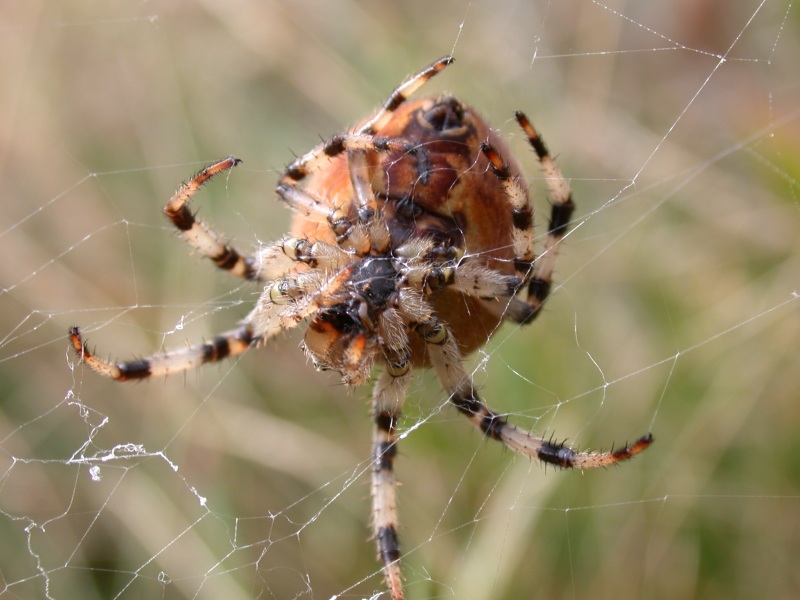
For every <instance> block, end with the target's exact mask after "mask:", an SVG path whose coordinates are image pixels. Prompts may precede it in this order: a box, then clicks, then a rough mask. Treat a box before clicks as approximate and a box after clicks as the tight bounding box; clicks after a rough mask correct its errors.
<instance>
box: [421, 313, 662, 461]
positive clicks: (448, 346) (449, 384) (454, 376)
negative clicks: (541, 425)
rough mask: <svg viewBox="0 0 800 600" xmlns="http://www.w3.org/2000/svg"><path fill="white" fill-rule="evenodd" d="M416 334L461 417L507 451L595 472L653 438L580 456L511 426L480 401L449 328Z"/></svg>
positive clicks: (433, 323) (433, 322)
mask: <svg viewBox="0 0 800 600" xmlns="http://www.w3.org/2000/svg"><path fill="white" fill-rule="evenodd" d="M417 331H418V332H419V333H420V334H421V335H422V337H423V339H424V340H425V341H426V342H427V345H428V350H429V352H430V359H431V364H432V365H433V368H434V370H435V371H436V375H437V377H438V378H439V380H440V381H441V383H442V386H443V387H444V388H445V390H446V391H447V393H448V394H449V397H450V402H451V403H452V404H453V405H454V406H455V407H456V408H457V409H458V411H459V412H460V413H462V414H463V415H464V416H466V417H467V418H468V419H469V421H470V422H471V423H472V424H473V425H474V426H475V427H477V428H478V429H480V430H481V431H482V432H483V433H484V434H485V435H486V436H487V437H490V438H492V439H495V440H497V441H499V442H500V443H502V444H503V445H504V446H506V447H507V448H509V449H511V450H513V451H514V452H517V453H519V454H522V455H524V456H528V457H530V458H536V459H538V460H540V461H542V462H544V463H548V464H552V465H556V466H558V467H562V468H565V469H567V468H575V469H594V468H598V467H606V466H608V465H613V464H615V463H618V462H621V461H623V460H627V459H629V458H632V457H633V456H636V455H637V454H639V453H640V452H642V451H643V450H645V449H646V448H647V447H648V446H649V445H650V444H651V443H652V442H653V436H652V435H651V434H647V435H645V436H644V437H642V438H639V439H638V440H637V441H636V442H634V443H633V444H631V445H630V446H625V447H623V448H620V449H618V450H612V451H609V452H579V451H577V450H574V449H573V448H569V447H568V446H566V445H564V444H563V443H559V442H554V441H553V440H552V438H551V439H547V438H542V437H538V436H535V435H532V434H530V433H528V432H527V431H525V430H523V429H520V428H519V427H516V426H515V425H512V424H511V423H509V422H508V421H507V420H506V418H505V417H504V416H503V415H500V414H499V413H497V412H495V411H493V410H491V409H490V408H488V407H487V406H486V405H485V404H483V402H481V400H480V398H479V397H478V393H477V391H476V390H475V387H474V385H473V383H472V378H471V377H470V376H469V374H468V373H467V372H466V371H465V370H464V366H463V364H462V362H461V356H460V354H459V352H458V347H457V346H456V343H455V340H453V338H452V336H451V335H450V333H449V331H448V329H447V327H446V326H445V325H444V324H443V323H442V322H441V321H439V320H438V319H436V318H433V319H430V320H429V321H427V322H425V323H422V324H420V325H418V327H417Z"/></svg>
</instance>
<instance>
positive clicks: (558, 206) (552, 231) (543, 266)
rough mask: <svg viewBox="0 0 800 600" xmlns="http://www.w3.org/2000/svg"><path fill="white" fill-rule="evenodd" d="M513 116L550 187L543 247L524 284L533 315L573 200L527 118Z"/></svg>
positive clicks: (546, 292) (544, 291)
mask: <svg viewBox="0 0 800 600" xmlns="http://www.w3.org/2000/svg"><path fill="white" fill-rule="evenodd" d="M514 116H515V117H516V118H517V122H519V124H520V127H522V129H523V131H524V132H525V135H527V136H528V142H529V143H530V145H531V147H532V148H533V150H534V152H536V156H537V158H538V159H539V164H541V165H542V169H544V174H545V177H546V181H547V187H548V188H549V189H550V196H551V198H552V201H553V206H552V209H551V212H550V224H549V226H548V228H547V238H546V239H545V242H544V248H542V252H541V254H540V256H539V258H538V259H537V260H536V264H535V265H534V268H533V274H532V275H531V279H530V282H529V284H528V303H529V304H530V305H531V307H533V309H534V310H535V312H534V316H536V314H537V313H538V312H539V307H541V305H542V303H543V302H544V301H545V300H546V299H547V296H548V295H549V294H550V285H551V283H552V276H553V267H554V266H555V261H556V256H557V253H558V243H559V242H560V241H561V239H562V238H563V237H564V236H565V235H566V233H567V228H568V227H569V221H570V218H572V213H573V212H574V211H575V203H574V202H573V200H572V191H571V190H570V188H569V182H567V180H566V179H565V178H564V175H563V174H562V173H561V169H559V168H558V165H557V164H556V162H555V160H553V157H552V156H550V152H549V151H548V149H547V146H546V145H545V143H544V140H543V139H542V137H541V136H540V135H539V133H538V132H537V131H536V129H534V127H533V125H532V124H531V122H530V121H529V120H528V117H526V116H525V114H524V113H522V112H521V111H517V112H516V113H514Z"/></svg>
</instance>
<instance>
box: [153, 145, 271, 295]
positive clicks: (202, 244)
mask: <svg viewBox="0 0 800 600" xmlns="http://www.w3.org/2000/svg"><path fill="white" fill-rule="evenodd" d="M241 162H242V161H240V160H239V159H238V158H234V157H233V156H229V157H228V158H224V159H222V160H220V161H218V162H216V163H214V164H212V165H209V166H207V167H205V168H204V169H202V170H201V171H199V172H198V173H197V174H196V175H195V176H194V177H192V178H191V179H190V180H189V181H187V182H186V183H184V184H183V185H181V187H179V188H178V190H177V191H176V192H175V193H174V194H173V195H172V198H170V199H169V201H168V202H167V204H166V205H165V206H164V214H165V215H167V217H168V218H169V220H170V221H172V224H173V225H175V227H176V228H177V229H178V232H179V233H180V235H181V237H182V238H183V239H184V240H186V241H187V242H189V244H191V245H192V246H193V247H194V248H195V249H197V250H198V251H199V252H200V253H201V254H202V255H203V256H206V257H208V258H209V259H211V261H213V262H214V264H215V265H216V266H217V267H219V268H220V269H222V270H224V271H228V272H230V273H233V274H234V275H236V276H237V277H242V278H244V279H248V280H250V281H259V280H262V281H263V280H264V277H263V276H262V275H261V274H260V273H259V268H258V264H259V262H258V260H257V259H255V258H253V257H249V256H242V255H241V254H240V253H239V252H238V251H237V250H235V249H234V248H233V247H232V246H230V245H229V244H226V243H224V242H223V241H222V240H221V239H220V237H219V236H218V235H217V234H215V233H214V232H213V231H212V230H211V229H210V228H209V227H208V225H207V224H206V223H204V222H203V221H200V220H198V219H196V218H195V216H194V214H193V213H192V211H191V210H189V206H188V204H189V201H190V200H191V199H192V196H194V195H195V193H197V190H199V189H200V187H201V186H202V185H203V184H204V183H205V182H207V181H208V180H209V179H212V178H213V177H214V176H216V175H218V174H220V173H222V172H225V171H228V170H230V169H232V168H233V167H235V166H236V165H238V164H240V163H241Z"/></svg>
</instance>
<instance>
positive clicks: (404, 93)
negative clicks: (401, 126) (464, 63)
mask: <svg viewBox="0 0 800 600" xmlns="http://www.w3.org/2000/svg"><path fill="white" fill-rule="evenodd" d="M454 60H455V58H453V57H452V56H444V57H442V58H440V59H439V60H437V61H436V62H434V63H433V64H432V65H430V66H429V67H426V68H425V69H423V70H422V71H420V72H419V73H416V74H415V75H412V76H411V77H409V78H408V79H406V80H405V81H404V82H403V83H401V84H400V85H399V86H398V87H397V88H395V90H394V91H393V92H392V94H391V95H390V96H389V98H388V100H386V102H385V103H384V105H383V108H381V110H379V111H378V112H377V113H376V114H375V116H374V117H372V118H371V119H370V120H369V121H367V122H366V123H365V124H364V125H362V126H361V127H360V128H359V130H358V133H375V132H376V131H379V130H380V129H382V128H383V127H385V126H386V124H387V123H388V122H389V120H390V119H391V118H392V113H394V111H395V110H397V107H399V106H400V105H401V104H402V103H403V102H405V101H406V100H407V99H408V98H409V96H411V94H413V93H414V92H416V91H417V90H418V89H419V88H421V87H422V86H423V85H425V83H427V82H428V81H429V80H430V79H431V78H432V77H434V76H435V75H437V74H438V73H439V72H440V71H442V70H443V69H444V68H445V67H446V66H447V65H450V64H452V63H453V61H454Z"/></svg>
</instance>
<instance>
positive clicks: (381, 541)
mask: <svg viewBox="0 0 800 600" xmlns="http://www.w3.org/2000/svg"><path fill="white" fill-rule="evenodd" d="M397 373H400V374H397ZM410 381H411V376H410V371H409V370H408V366H407V365H406V367H405V369H400V371H399V372H395V371H393V370H392V369H391V368H387V370H386V371H384V372H383V373H381V375H380V377H379V378H378V381H377V382H376V384H375V389H374V390H373V394H372V418H373V420H374V423H375V428H374V433H373V448H374V450H373V453H374V454H373V460H374V462H373V469H372V487H371V495H372V529H373V534H374V536H375V541H376V543H377V546H378V560H380V561H381V563H382V564H383V574H384V578H385V580H386V586H387V587H388V588H389V592H390V594H391V596H392V600H402V599H403V584H402V579H401V575H400V548H399V545H398V541H397V524H398V521H397V498H396V496H397V494H396V492H397V480H396V478H395V474H394V459H395V456H396V455H397V445H396V444H397V422H398V420H399V419H400V413H401V410H402V408H403V402H404V401H405V398H406V391H407V389H408V384H409V383H410Z"/></svg>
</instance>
